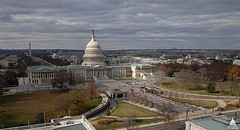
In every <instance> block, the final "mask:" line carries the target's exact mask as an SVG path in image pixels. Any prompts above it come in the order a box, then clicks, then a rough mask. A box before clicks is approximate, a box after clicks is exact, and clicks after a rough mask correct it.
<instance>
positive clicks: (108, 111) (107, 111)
mask: <svg viewBox="0 0 240 130" xmlns="http://www.w3.org/2000/svg"><path fill="white" fill-rule="evenodd" d="M105 114H106V115H107V116H109V115H110V110H109V108H107V110H106V113H105Z"/></svg>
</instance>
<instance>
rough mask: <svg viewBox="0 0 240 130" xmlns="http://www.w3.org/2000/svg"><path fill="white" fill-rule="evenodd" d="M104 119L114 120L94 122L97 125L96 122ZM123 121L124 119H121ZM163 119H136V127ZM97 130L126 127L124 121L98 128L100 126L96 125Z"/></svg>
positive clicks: (101, 118)
mask: <svg viewBox="0 0 240 130" xmlns="http://www.w3.org/2000/svg"><path fill="white" fill-rule="evenodd" d="M104 119H112V118H108V117H99V118H97V119H95V120H93V121H94V124H96V123H97V122H96V121H99V120H104ZM120 120H122V119H120ZM160 120H161V119H136V120H135V121H136V125H139V124H144V123H149V122H155V121H160ZM94 126H95V128H96V129H97V130H106V129H113V128H117V127H124V121H122V122H117V123H112V124H109V125H107V126H98V125H94Z"/></svg>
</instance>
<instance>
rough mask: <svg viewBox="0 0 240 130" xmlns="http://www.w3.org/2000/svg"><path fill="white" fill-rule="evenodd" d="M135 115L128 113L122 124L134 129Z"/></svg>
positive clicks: (130, 129)
mask: <svg viewBox="0 0 240 130" xmlns="http://www.w3.org/2000/svg"><path fill="white" fill-rule="evenodd" d="M135 118H136V116H135V115H130V116H128V118H127V119H126V120H125V121H124V125H125V127H126V129H127V130H133V129H136V128H137V126H136V124H137V122H136V121H135Z"/></svg>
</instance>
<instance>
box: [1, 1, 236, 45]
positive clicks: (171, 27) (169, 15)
mask: <svg viewBox="0 0 240 130" xmlns="http://www.w3.org/2000/svg"><path fill="white" fill-rule="evenodd" d="M239 5H240V1H239V0H210V1H209V0H198V1H189V0H159V1H154V0H131V1H126V0H122V1H106V0H87V1H84V0H51V1H48V0H35V1H33V0H21V1H18V0H0V30H1V31H0V49H28V45H29V42H31V45H32V49H75V50H84V49H85V46H86V44H87V43H88V42H89V41H90V40H91V34H92V29H95V35H96V40H97V41H98V42H99V44H100V45H101V47H102V49H103V50H121V49H171V48H175V47H176V48H177V49H239V48H240V6H239Z"/></svg>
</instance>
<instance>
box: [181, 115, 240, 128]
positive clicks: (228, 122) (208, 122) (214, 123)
mask: <svg viewBox="0 0 240 130" xmlns="http://www.w3.org/2000/svg"><path fill="white" fill-rule="evenodd" d="M239 128H240V122H239V121H237V120H234V119H233V118H228V117H226V116H216V117H210V118H204V119H198V120H192V121H187V122H186V129H185V130H239Z"/></svg>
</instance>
